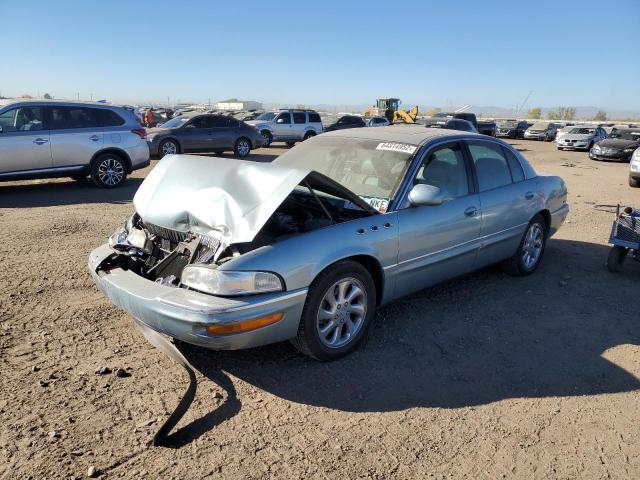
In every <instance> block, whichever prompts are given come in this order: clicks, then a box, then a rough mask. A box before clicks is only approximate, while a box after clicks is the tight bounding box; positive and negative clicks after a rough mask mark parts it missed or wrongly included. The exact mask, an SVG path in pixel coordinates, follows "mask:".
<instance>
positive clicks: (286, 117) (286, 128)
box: [273, 112, 293, 140]
mask: <svg viewBox="0 0 640 480" xmlns="http://www.w3.org/2000/svg"><path fill="white" fill-rule="evenodd" d="M291 121H292V120H291V113H289V112H281V113H280V114H279V115H278V116H277V117H276V121H275V122H274V124H273V138H277V139H280V140H289V139H291V138H293V133H292V132H293V124H292V123H291Z"/></svg>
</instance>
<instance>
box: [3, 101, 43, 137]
mask: <svg viewBox="0 0 640 480" xmlns="http://www.w3.org/2000/svg"><path fill="white" fill-rule="evenodd" d="M0 125H2V130H3V131H4V132H30V131H36V130H43V128H44V127H43V124H42V109H41V108H40V107H21V108H14V109H13V110H8V111H6V112H4V113H3V114H2V115H0Z"/></svg>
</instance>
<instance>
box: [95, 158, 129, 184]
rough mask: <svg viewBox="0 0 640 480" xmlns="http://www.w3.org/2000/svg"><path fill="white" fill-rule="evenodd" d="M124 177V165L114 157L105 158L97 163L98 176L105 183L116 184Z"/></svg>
mask: <svg viewBox="0 0 640 480" xmlns="http://www.w3.org/2000/svg"><path fill="white" fill-rule="evenodd" d="M123 177H124V166H123V165H122V163H121V162H120V161H119V160H117V159H115V158H106V159H104V160H103V161H102V162H100V165H98V178H100V181H101V182H102V183H104V184H105V185H108V186H110V187H113V186H114V185H118V184H119V183H120V182H121V181H122V178H123Z"/></svg>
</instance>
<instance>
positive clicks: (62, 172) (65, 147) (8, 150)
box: [0, 100, 149, 188]
mask: <svg viewBox="0 0 640 480" xmlns="http://www.w3.org/2000/svg"><path fill="white" fill-rule="evenodd" d="M146 138H147V132H146V130H145V129H144V128H142V126H141V125H140V123H139V121H138V119H137V117H136V115H135V113H134V112H133V109H132V108H128V107H119V106H115V105H106V104H104V103H80V102H63V101H57V100H54V101H46V100H24V101H22V100H21V101H16V102H12V103H9V104H7V105H5V106H3V107H0V181H2V180H22V179H32V178H52V177H71V178H73V179H75V180H84V179H85V178H86V177H87V176H91V178H92V179H93V182H94V183H95V184H96V185H98V186H99V187H104V188H113V187H117V186H119V185H121V184H122V183H123V182H124V181H125V179H126V177H127V174H128V173H131V172H133V171H134V170H137V169H139V168H144V167H146V166H147V165H149V147H148V146H147V140H146Z"/></svg>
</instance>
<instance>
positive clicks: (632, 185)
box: [629, 177, 640, 188]
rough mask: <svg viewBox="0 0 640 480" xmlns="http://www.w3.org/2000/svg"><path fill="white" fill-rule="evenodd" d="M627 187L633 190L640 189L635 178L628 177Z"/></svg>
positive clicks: (638, 182) (638, 181)
mask: <svg viewBox="0 0 640 480" xmlns="http://www.w3.org/2000/svg"><path fill="white" fill-rule="evenodd" d="M629 186H630V187H633V188H640V180H639V179H637V178H633V177H629Z"/></svg>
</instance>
